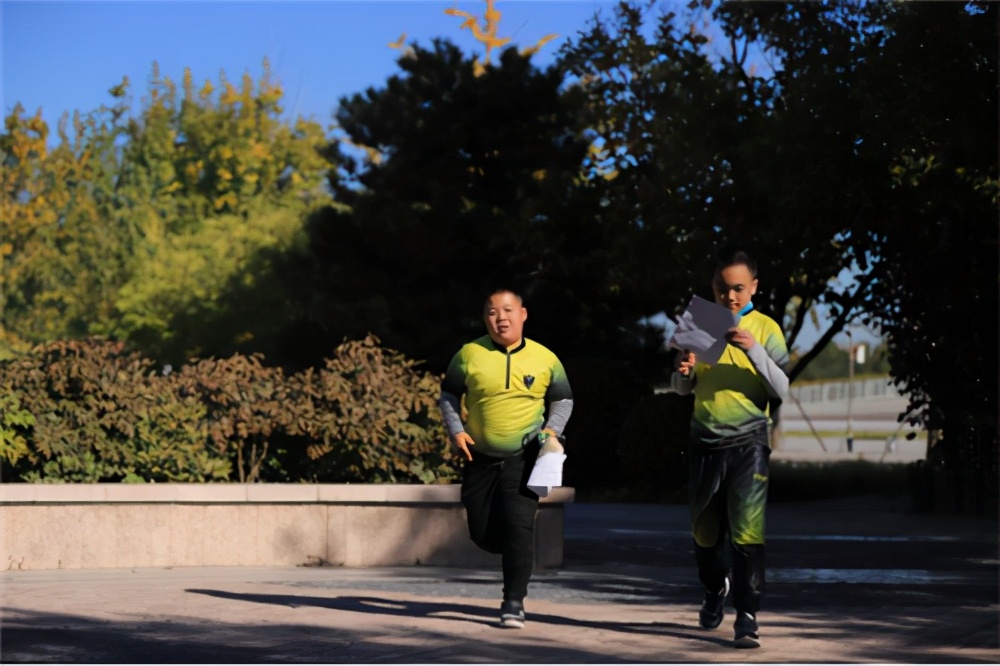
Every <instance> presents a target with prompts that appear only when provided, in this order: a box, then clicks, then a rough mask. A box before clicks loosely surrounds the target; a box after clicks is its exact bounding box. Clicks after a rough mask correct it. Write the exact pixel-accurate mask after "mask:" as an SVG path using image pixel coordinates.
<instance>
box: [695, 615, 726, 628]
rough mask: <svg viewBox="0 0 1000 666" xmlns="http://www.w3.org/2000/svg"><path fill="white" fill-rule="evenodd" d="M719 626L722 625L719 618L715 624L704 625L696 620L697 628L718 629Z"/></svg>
mask: <svg viewBox="0 0 1000 666" xmlns="http://www.w3.org/2000/svg"><path fill="white" fill-rule="evenodd" d="M721 625H722V618H721V617H720V618H719V620H718V622H715V623H714V624H705V623H704V622H702V621H701V620H700V619H699V620H698V626H700V627H701V628H702V629H718V628H719V627H720V626H721Z"/></svg>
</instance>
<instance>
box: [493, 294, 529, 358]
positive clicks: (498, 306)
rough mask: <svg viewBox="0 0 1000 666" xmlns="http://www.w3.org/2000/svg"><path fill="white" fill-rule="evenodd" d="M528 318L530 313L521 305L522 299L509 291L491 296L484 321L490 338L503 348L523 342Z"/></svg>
mask: <svg viewBox="0 0 1000 666" xmlns="http://www.w3.org/2000/svg"><path fill="white" fill-rule="evenodd" d="M527 318H528V311H527V310H526V309H525V308H524V306H523V305H522V304H521V299H519V298H518V297H517V296H515V295H514V294H512V293H510V292H509V291H502V292H500V293H499V294H493V295H492V296H490V300H489V301H487V302H486V308H485V311H484V313H483V321H484V322H485V323H486V330H487V331H488V332H489V334H490V337H491V338H493V341H494V342H496V343H497V344H498V345H502V346H503V347H510V346H511V345H514V344H517V343H518V342H520V341H521V335H522V334H523V332H524V321H525V320H526V319H527Z"/></svg>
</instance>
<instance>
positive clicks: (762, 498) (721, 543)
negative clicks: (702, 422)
mask: <svg viewBox="0 0 1000 666" xmlns="http://www.w3.org/2000/svg"><path fill="white" fill-rule="evenodd" d="M723 444H724V446H722V447H720V448H714V447H713V448H706V447H705V445H704V444H703V443H701V442H699V441H698V440H697V439H695V438H692V441H691V448H690V451H691V475H690V482H691V484H690V508H691V533H692V535H693V536H694V542H695V559H696V561H697V563H698V578H699V580H701V583H702V584H703V585H704V586H705V589H706V590H712V591H715V590H721V589H722V587H723V585H724V582H723V581H724V579H725V577H726V576H730V575H731V581H732V591H733V606H735V607H736V609H737V610H740V611H746V612H748V613H753V614H755V615H756V613H757V611H758V609H759V608H760V599H761V595H762V593H763V589H764V514H765V510H766V507H767V485H768V476H769V467H770V465H769V460H770V455H771V449H770V447H769V446H768V441H767V427H766V426H762V427H761V428H760V429H758V430H756V431H754V432H753V433H750V434H747V435H742V436H739V437H735V438H733V440H731V441H729V442H724V443H723ZM725 444H729V445H728V446H725Z"/></svg>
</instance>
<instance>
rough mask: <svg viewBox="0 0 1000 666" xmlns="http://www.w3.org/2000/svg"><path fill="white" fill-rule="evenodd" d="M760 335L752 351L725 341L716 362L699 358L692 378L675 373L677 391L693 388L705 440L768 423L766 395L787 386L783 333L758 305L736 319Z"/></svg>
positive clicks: (697, 424)
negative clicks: (722, 350)
mask: <svg viewBox="0 0 1000 666" xmlns="http://www.w3.org/2000/svg"><path fill="white" fill-rule="evenodd" d="M737 326H739V327H740V328H742V329H745V330H748V331H750V333H751V334H752V335H753V337H754V339H755V340H756V341H757V344H755V345H754V346H753V347H751V348H750V349H749V350H748V351H743V350H742V349H739V348H737V347H734V346H733V345H727V346H726V349H725V351H724V352H723V353H722V357H721V358H720V359H719V361H718V363H715V364H714V365H709V364H707V363H702V362H698V363H696V364H695V366H694V372H693V373H692V377H691V379H689V380H688V379H684V378H679V373H675V375H674V380H673V382H672V384H673V385H674V388H675V389H676V390H677V391H678V392H679V393H685V394H686V393H689V392H691V391H692V390H693V392H694V413H693V415H692V419H691V425H692V430H693V431H694V434H696V435H697V436H698V437H699V439H701V440H702V441H703V442H705V443H706V444H711V443H713V442H715V441H718V440H721V439H723V438H726V437H732V436H734V435H740V434H743V433H746V432H750V431H751V430H753V429H754V428H755V427H758V426H759V425H760V424H761V423H765V424H770V423H771V418H770V413H769V409H768V401H769V400H770V399H772V398H780V397H781V396H782V395H784V393H785V392H786V391H787V390H788V378H787V377H786V376H785V374H784V371H785V368H786V366H787V365H788V348H787V346H786V344H785V336H784V333H782V331H781V327H780V326H778V324H777V322H775V321H774V320H773V319H771V318H770V317H768V316H767V315H764V314H761V313H759V312H757V311H755V310H751V311H750V312H748V313H747V314H745V315H744V316H743V317H741V318H740V321H739V323H738V324H737Z"/></svg>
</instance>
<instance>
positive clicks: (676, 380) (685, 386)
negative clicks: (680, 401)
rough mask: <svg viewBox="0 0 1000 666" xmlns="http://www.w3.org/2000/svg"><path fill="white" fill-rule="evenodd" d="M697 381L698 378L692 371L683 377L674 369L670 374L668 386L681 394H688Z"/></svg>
mask: <svg viewBox="0 0 1000 666" xmlns="http://www.w3.org/2000/svg"><path fill="white" fill-rule="evenodd" d="M697 382H698V378H697V377H695V375H694V373H693V372H692V373H691V374H690V375H688V376H687V377H685V376H684V375H682V374H681V373H680V372H679V371H677V370H674V374H672V375H670V388H672V389H673V390H674V391H676V392H677V393H679V394H681V395H689V394H690V393H691V391H693V390H694V385H695V384H696V383H697Z"/></svg>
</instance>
